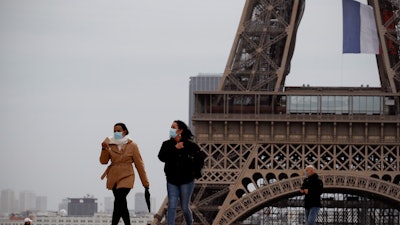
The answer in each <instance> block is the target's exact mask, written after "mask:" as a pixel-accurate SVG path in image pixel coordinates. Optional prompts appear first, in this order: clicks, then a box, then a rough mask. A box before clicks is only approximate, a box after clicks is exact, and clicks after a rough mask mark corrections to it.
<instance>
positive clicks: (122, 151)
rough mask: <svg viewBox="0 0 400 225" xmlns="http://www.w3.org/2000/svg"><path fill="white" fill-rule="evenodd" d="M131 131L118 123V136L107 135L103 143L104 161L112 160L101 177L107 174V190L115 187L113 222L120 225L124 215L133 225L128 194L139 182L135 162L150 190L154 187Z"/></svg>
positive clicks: (116, 134)
mask: <svg viewBox="0 0 400 225" xmlns="http://www.w3.org/2000/svg"><path fill="white" fill-rule="evenodd" d="M128 134H129V131H128V129H127V127H126V126H125V124H123V123H117V124H115V125H114V136H111V137H107V138H106V139H105V140H104V141H103V142H102V143H101V147H102V148H101V154H100V163H101V164H108V162H109V161H111V164H110V165H109V166H108V167H107V169H106V171H105V172H104V174H103V175H102V176H101V179H104V177H107V185H106V186H107V189H109V190H112V192H113V194H114V198H115V199H114V210H113V215H112V222H111V225H117V224H118V222H119V220H120V218H121V217H122V220H123V221H124V223H125V225H130V216H129V211H128V204H127V201H126V196H127V195H128V194H129V192H130V190H131V189H132V188H133V184H134V181H135V173H134V170H133V166H132V164H134V165H135V167H136V170H137V172H138V174H139V177H140V180H141V182H142V185H143V187H144V188H145V189H146V192H148V189H149V187H150V183H149V180H148V179H147V175H146V170H145V167H144V163H143V160H142V156H141V155H140V152H139V148H138V146H137V144H136V143H135V142H133V141H132V140H131V139H130V138H129V137H128Z"/></svg>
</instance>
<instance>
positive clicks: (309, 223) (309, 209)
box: [300, 165, 324, 225]
mask: <svg viewBox="0 0 400 225" xmlns="http://www.w3.org/2000/svg"><path fill="white" fill-rule="evenodd" d="M305 174H306V179H304V182H303V184H302V185H301V188H300V193H301V194H303V195H305V197H304V208H305V214H306V225H315V222H316V220H317V217H318V213H319V209H320V208H321V194H322V191H323V188H324V185H323V183H322V181H321V179H320V178H319V176H318V174H317V173H316V172H315V167H314V166H312V165H308V166H307V167H306V169H305Z"/></svg>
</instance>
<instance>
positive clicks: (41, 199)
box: [36, 196, 47, 212]
mask: <svg viewBox="0 0 400 225" xmlns="http://www.w3.org/2000/svg"><path fill="white" fill-rule="evenodd" d="M36 211H39V212H46V211H47V197H46V196H36Z"/></svg>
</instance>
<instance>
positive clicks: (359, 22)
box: [342, 0, 379, 54]
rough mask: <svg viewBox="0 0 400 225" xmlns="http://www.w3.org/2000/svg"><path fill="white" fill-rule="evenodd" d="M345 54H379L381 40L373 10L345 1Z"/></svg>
mask: <svg viewBox="0 0 400 225" xmlns="http://www.w3.org/2000/svg"><path fill="white" fill-rule="evenodd" d="M342 6H343V53H367V54H379V39H378V32H377V29H376V22H375V16H374V11H373V8H372V7H371V6H369V5H366V4H362V3H360V2H357V1H354V0H343V5H342Z"/></svg>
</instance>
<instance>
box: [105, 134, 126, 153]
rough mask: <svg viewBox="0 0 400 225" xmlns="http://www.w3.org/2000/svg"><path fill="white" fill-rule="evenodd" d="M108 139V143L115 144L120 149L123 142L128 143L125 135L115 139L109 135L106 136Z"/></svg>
mask: <svg viewBox="0 0 400 225" xmlns="http://www.w3.org/2000/svg"><path fill="white" fill-rule="evenodd" d="M108 139H109V140H110V144H116V145H117V146H118V149H119V150H121V149H122V146H123V145H124V144H126V143H128V141H129V136H128V135H125V137H123V138H121V139H115V138H114V136H110V137H108Z"/></svg>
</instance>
